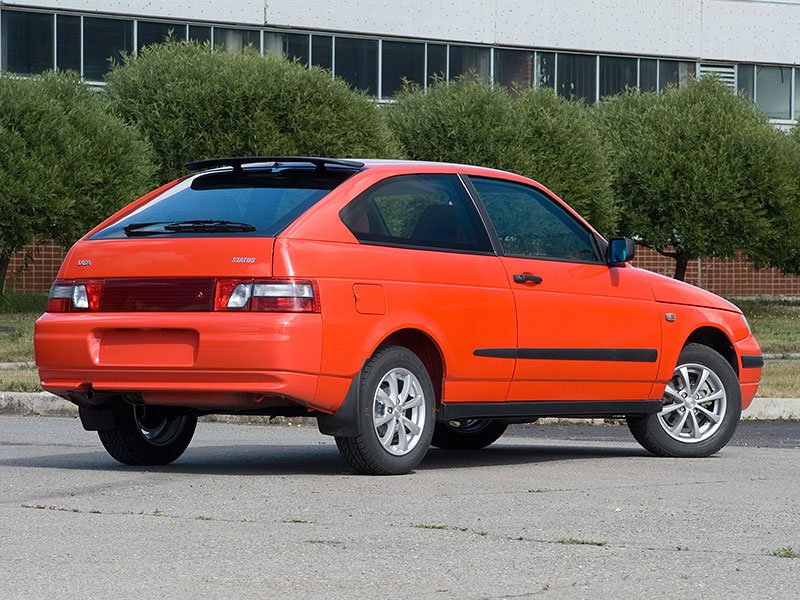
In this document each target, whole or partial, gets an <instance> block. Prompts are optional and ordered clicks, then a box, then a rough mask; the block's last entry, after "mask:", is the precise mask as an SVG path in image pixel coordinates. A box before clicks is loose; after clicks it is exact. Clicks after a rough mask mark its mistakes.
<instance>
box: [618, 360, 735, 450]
mask: <svg viewBox="0 0 800 600" xmlns="http://www.w3.org/2000/svg"><path fill="white" fill-rule="evenodd" d="M662 402H663V407H662V409H661V412H659V413H657V414H653V415H647V416H637V417H628V419H627V421H628V427H629V428H630V430H631V433H633V437H635V438H636V441H638V442H639V443H640V444H641V445H642V446H644V448H646V449H647V450H649V451H650V452H652V453H653V454H657V455H659V456H677V457H701V456H710V455H712V454H714V453H716V452H718V451H719V450H721V449H722V448H723V447H724V446H725V445H726V444H727V443H728V442H729V441H730V439H731V437H733V434H734V432H735V431H736V426H737V425H738V423H739V418H740V417H741V414H742V394H741V390H740V388H739V381H738V379H737V377H736V373H735V372H734V370H733V368H732V367H731V365H730V364H729V363H728V361H727V360H725V359H724V358H723V357H722V355H720V354H719V353H718V352H716V351H715V350H713V349H711V348H709V347H707V346H702V345H700V344H689V345H687V346H686V347H685V348H684V349H683V351H682V352H681V354H680V357H679V358H678V365H677V366H676V367H675V372H674V374H673V377H672V380H671V381H670V382H669V383H668V384H667V387H666V390H665V391H664V396H663V397H662Z"/></svg>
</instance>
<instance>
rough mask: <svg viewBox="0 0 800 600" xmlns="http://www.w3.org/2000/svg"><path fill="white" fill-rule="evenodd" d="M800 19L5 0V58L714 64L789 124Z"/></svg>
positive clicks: (630, 76)
mask: <svg viewBox="0 0 800 600" xmlns="http://www.w3.org/2000/svg"><path fill="white" fill-rule="evenodd" d="M799 29H800V0H780V1H769V0H660V1H654V0H595V1H592V0H549V1H545V0H497V1H495V2H477V1H462V2H458V1H454V0H406V1H405V2H392V1H387V0H369V1H365V0H330V1H328V2H320V1H319V0H295V1H293V2H275V1H274V0H273V1H270V0H229V1H228V2H213V1H212V0H195V1H191V0H172V1H170V0H107V1H105V2H100V1H99V0H21V1H2V0H0V68H2V70H4V71H8V72H13V73H17V74H21V75H26V74H33V73H38V72H41V71H44V70H48V69H53V68H57V69H64V70H67V69H71V70H75V71H78V72H80V73H81V75H82V76H83V77H84V79H86V80H87V81H89V82H92V83H96V84H98V85H102V82H103V76H104V74H105V73H106V72H107V70H108V69H109V59H116V58H118V57H119V56H120V54H121V53H123V52H137V51H138V50H139V49H141V48H142V47H143V46H145V45H148V44H152V43H157V42H159V41H162V40H163V39H164V38H165V36H173V37H175V38H178V39H194V40H200V41H210V42H211V43H212V44H214V45H216V46H221V47H223V48H225V49H226V50H228V51H231V52H238V51H241V50H242V49H244V48H245V47H246V46H248V45H249V46H253V47H255V48H257V49H259V51H261V52H262V53H267V52H270V53H274V54H281V55H284V56H287V57H290V58H293V59H295V60H298V61H300V62H301V63H303V64H306V65H308V66H314V65H316V66H320V67H323V68H325V69H329V70H330V71H331V73H332V76H337V77H341V78H343V79H345V80H347V81H348V82H350V83H351V84H352V85H353V86H354V87H356V88H359V89H362V90H365V91H366V92H367V93H369V94H371V95H373V96H375V97H376V98H378V99H379V100H381V101H390V100H391V98H392V96H393V95H394V94H395V93H396V92H397V91H398V90H399V89H400V88H401V87H402V84H403V81H404V80H408V81H412V82H415V83H417V84H419V85H421V86H426V85H428V84H429V83H430V82H431V81H433V80H434V78H436V77H440V78H445V79H453V78H455V77H457V76H459V75H462V74H465V73H472V74H474V75H477V76H478V77H480V78H482V79H483V80H484V81H486V82H487V83H493V84H497V85H504V86H508V87H511V86H514V85H517V86H534V87H548V88H552V89H554V90H555V91H556V92H557V93H558V94H560V95H562V96H565V97H576V98H583V99H585V100H586V101H587V102H596V101H597V100H598V99H599V98H601V97H603V96H605V95H610V94H614V93H617V92H619V91H621V90H623V89H625V88H626V87H637V88H639V89H642V90H660V89H663V88H665V87H666V86H667V85H670V84H675V85H680V84H682V83H685V82H686V81H687V80H688V79H689V78H690V77H692V76H698V75H702V74H704V73H715V74H717V75H718V76H719V77H720V78H721V79H722V80H723V81H725V82H726V83H728V84H729V85H730V86H732V87H733V88H734V89H736V90H738V91H739V92H740V93H742V94H745V95H746V96H747V97H749V98H751V99H753V100H754V101H755V102H756V103H757V104H758V105H759V106H760V107H761V108H762V110H763V111H764V112H765V113H766V114H767V115H768V116H769V117H770V119H771V120H772V121H773V122H774V123H775V124H776V125H778V126H781V127H790V126H792V125H794V124H795V123H796V120H797V118H798V115H800V37H799V36H797V35H796V31H798V30H799ZM664 269H666V270H668V268H667V267H666V266H664ZM791 286H792V287H791V290H792V292H791V293H794V294H796V295H798V294H800V285H797V284H796V282H793V283H792V284H791ZM781 289H783V288H781Z"/></svg>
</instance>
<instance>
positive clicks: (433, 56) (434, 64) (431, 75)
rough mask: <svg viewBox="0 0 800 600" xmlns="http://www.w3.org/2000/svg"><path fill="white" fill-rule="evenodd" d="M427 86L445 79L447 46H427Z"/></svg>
mask: <svg viewBox="0 0 800 600" xmlns="http://www.w3.org/2000/svg"><path fill="white" fill-rule="evenodd" d="M427 46H428V85H430V84H431V83H433V82H434V81H436V80H437V79H447V46H445V45H444V44H428V45H427Z"/></svg>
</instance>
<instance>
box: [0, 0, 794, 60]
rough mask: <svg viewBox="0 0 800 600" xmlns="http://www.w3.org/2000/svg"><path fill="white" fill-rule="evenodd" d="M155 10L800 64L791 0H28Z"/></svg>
mask: <svg viewBox="0 0 800 600" xmlns="http://www.w3.org/2000/svg"><path fill="white" fill-rule="evenodd" d="M14 4H20V5H27V6H41V7H45V8H62V9H73V10H82V11H99V12H111V13H120V14H133V15H144V16H153V17H173V18H181V19H198V20H208V21H221V22H233V23H244V24H250V25H263V24H269V25H285V26H293V27H298V28H303V27H306V28H313V29H327V30H334V31H348V32H360V33H373V34H382V35H392V34H394V35H399V36H410V37H421V38H433V39H443V40H453V41H465V42H479V43H487V44H509V45H519V46H534V47H542V48H558V49H576V50H589V51H595V52H597V51H599V52H611V53H623V54H649V55H656V56H681V57H688V58H699V59H706V60H730V61H754V62H777V63H785V64H800V35H798V31H800V3H798V2H797V1H792V0H783V1H769V0H766V1H765V0H495V1H494V2H489V1H486V0H471V1H470V0H465V1H461V2H459V1H456V0H401V1H398V0H327V1H325V0H280V1H278V0H194V1H191V0H106V1H102V0H22V1H20V2H13V1H12V2H2V1H0V5H9V6H12V5H14Z"/></svg>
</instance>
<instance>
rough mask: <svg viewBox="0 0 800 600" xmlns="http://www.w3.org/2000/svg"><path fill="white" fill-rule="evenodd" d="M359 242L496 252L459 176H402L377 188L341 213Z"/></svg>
mask: <svg viewBox="0 0 800 600" xmlns="http://www.w3.org/2000/svg"><path fill="white" fill-rule="evenodd" d="M340 216H341V218H342V221H343V222H344V224H345V225H347V227H348V228H349V229H350V231H351V232H352V233H353V235H354V236H355V237H356V239H358V240H359V241H360V242H364V243H374V244H384V245H392V246H406V247H415V248H426V249H443V250H457V251H463V252H492V247H491V242H490V241H489V236H488V234H487V233H486V229H485V228H484V227H483V224H482V223H481V220H480V216H479V215H478V212H477V210H476V209H475V206H474V205H473V204H472V200H471V199H470V197H469V195H468V194H467V192H466V190H465V188H464V185H463V184H462V183H461V181H460V180H459V178H458V177H457V176H456V175H401V176H398V177H392V178H390V179H387V180H385V181H382V182H380V183H378V184H377V185H375V186H373V187H372V188H370V189H369V190H367V191H366V192H365V193H363V194H362V195H361V196H359V197H358V198H356V199H355V200H354V201H353V202H351V203H350V204H348V205H347V206H346V207H345V208H344V209H343V210H342V212H341V214H340Z"/></svg>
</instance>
